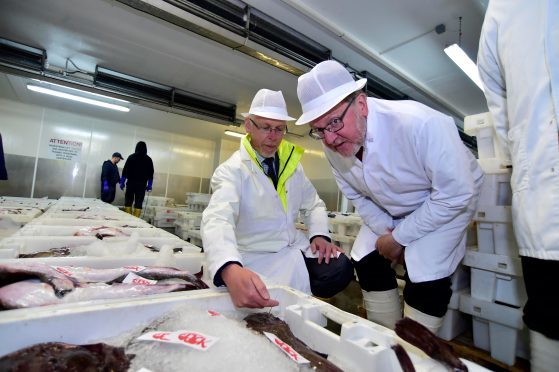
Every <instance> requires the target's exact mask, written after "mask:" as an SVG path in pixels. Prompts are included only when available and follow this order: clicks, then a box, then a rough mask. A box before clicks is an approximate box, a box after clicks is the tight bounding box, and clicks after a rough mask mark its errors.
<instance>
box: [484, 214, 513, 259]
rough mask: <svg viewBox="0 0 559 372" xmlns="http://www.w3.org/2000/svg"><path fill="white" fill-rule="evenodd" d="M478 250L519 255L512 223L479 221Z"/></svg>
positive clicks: (505, 254)
mask: <svg viewBox="0 0 559 372" xmlns="http://www.w3.org/2000/svg"><path fill="white" fill-rule="evenodd" d="M477 245H478V251H479V252H483V253H494V254H497V255H502V256H512V257H517V256H518V246H517V244H516V238H515V237H514V231H513V228H512V224H511V223H500V222H478V224H477Z"/></svg>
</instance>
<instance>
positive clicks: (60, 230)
mask: <svg viewBox="0 0 559 372" xmlns="http://www.w3.org/2000/svg"><path fill="white" fill-rule="evenodd" d="M102 226H106V225H103V224H101V225H90V226H45V225H30V224H28V225H26V226H25V227H23V228H21V229H20V230H19V231H18V232H17V234H16V236H74V234H76V233H79V232H84V231H85V230H86V229H88V228H97V227H102ZM107 227H112V226H107ZM118 229H119V230H120V231H122V232H123V233H125V234H127V235H132V234H133V233H137V234H138V236H141V237H160V238H173V234H171V233H168V232H167V231H165V230H161V229H157V228H154V227H140V228H127V227H121V228H118Z"/></svg>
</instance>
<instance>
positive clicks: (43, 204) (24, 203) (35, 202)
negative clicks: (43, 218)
mask: <svg viewBox="0 0 559 372" xmlns="http://www.w3.org/2000/svg"><path fill="white" fill-rule="evenodd" d="M56 202H57V201H56V199H43V198H22V197H17V196H0V205H3V206H20V207H35V208H39V209H42V210H43V211H44V210H46V209H48V208H49V207H50V206H51V205H53V204H55V203H56Z"/></svg>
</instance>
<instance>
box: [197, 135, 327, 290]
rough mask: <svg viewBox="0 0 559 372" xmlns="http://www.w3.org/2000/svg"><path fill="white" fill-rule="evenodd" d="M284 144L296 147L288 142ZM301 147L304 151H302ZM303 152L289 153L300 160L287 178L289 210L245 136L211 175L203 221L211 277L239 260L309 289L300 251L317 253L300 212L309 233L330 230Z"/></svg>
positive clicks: (281, 281) (267, 275)
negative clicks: (302, 224) (299, 222)
mask: <svg viewBox="0 0 559 372" xmlns="http://www.w3.org/2000/svg"><path fill="white" fill-rule="evenodd" d="M281 146H292V147H293V148H296V146H294V145H292V144H290V143H288V142H286V141H283V142H282V145H281ZM298 149H299V151H300V155H302V151H303V150H302V149H300V148H298ZM300 155H299V157H297V156H293V157H291V158H290V159H291V160H290V161H295V162H296V163H295V164H292V165H293V166H294V167H295V171H294V172H293V174H292V175H291V176H290V177H289V178H288V179H287V181H286V182H285V188H286V199H287V210H285V208H284V207H283V205H282V202H281V200H280V197H279V195H278V193H277V192H276V190H275V189H274V185H273V183H272V181H271V180H270V179H269V178H268V177H267V176H266V174H264V172H263V170H262V168H261V166H260V164H258V163H257V162H256V161H255V160H254V159H252V158H251V156H250V154H249V153H248V152H247V149H246V148H245V147H244V145H243V142H242V141H241V146H240V149H239V151H236V152H235V153H234V154H233V155H232V156H231V157H230V158H229V159H228V160H227V161H225V162H224V163H223V164H221V165H220V166H219V167H218V168H217V169H216V171H215V172H214V175H213V177H212V180H211V187H212V190H213V194H212V197H211V200H210V203H209V205H208V207H207V208H206V209H205V210H204V213H203V218H202V225H201V235H202V240H203V246H204V251H205V253H206V260H207V266H208V269H209V272H210V275H211V277H212V279H213V278H214V276H215V274H216V272H217V271H218V270H219V268H221V266H223V264H225V263H226V262H228V261H238V262H240V263H241V264H243V266H244V267H246V268H248V269H251V270H253V271H255V272H257V273H259V274H261V275H263V276H264V277H265V278H267V279H269V280H270V281H271V282H275V283H277V284H282V285H288V286H290V287H292V288H296V289H299V290H301V291H303V292H306V293H310V283H309V275H308V271H307V268H306V266H305V262H304V259H303V256H302V255H301V252H303V253H305V255H306V256H307V257H313V255H312V253H311V252H310V243H309V239H308V238H307V237H306V236H305V234H303V233H302V232H301V231H300V230H298V229H296V228H295V222H296V219H297V216H298V214H299V212H301V215H302V217H303V220H304V222H305V225H306V226H307V227H308V231H309V236H311V237H312V236H315V235H323V236H327V237H329V236H330V234H329V231H328V217H327V214H326V207H325V205H324V202H323V201H322V200H321V199H320V198H319V197H318V194H317V193H316V190H315V188H314V186H313V185H312V184H311V182H310V181H309V179H308V178H307V177H306V176H305V173H304V171H303V168H302V166H301V164H299V160H300ZM284 160H285V159H284ZM281 163H282V160H281V157H280V164H281ZM280 166H281V165H280ZM280 172H281V169H280Z"/></svg>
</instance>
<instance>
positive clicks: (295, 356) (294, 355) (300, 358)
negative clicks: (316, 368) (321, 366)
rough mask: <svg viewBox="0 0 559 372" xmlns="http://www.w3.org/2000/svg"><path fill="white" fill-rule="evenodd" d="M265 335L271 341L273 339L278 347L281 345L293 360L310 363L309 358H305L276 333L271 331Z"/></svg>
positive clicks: (282, 349) (299, 362)
mask: <svg viewBox="0 0 559 372" xmlns="http://www.w3.org/2000/svg"><path fill="white" fill-rule="evenodd" d="M264 335H265V336H266V337H268V339H269V340H270V341H272V343H273V344H274V345H276V346H277V347H279V348H280V349H281V351H283V352H284V353H286V354H287V356H288V357H289V358H291V360H293V361H294V362H297V364H306V363H310V361H309V360H307V359H305V358H304V357H303V356H302V355H301V354H299V353H298V352H296V351H295V350H294V349H293V348H292V347H291V346H289V345H288V344H287V343H285V342H283V341H282V340H280V339H279V338H278V337H277V336H276V335H275V334H273V333H269V332H264Z"/></svg>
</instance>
